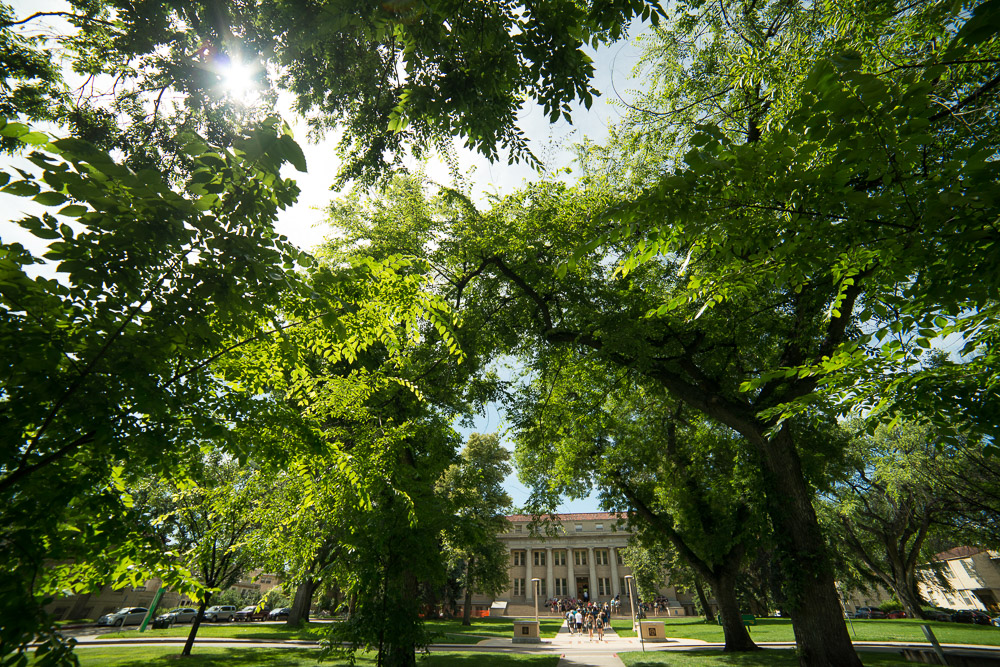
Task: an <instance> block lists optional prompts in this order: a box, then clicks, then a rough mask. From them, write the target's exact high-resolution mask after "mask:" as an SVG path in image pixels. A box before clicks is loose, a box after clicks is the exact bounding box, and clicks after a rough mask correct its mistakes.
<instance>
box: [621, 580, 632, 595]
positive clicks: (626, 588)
mask: <svg viewBox="0 0 1000 667" xmlns="http://www.w3.org/2000/svg"><path fill="white" fill-rule="evenodd" d="M618 590H620V591H621V592H622V595H630V593H629V592H628V586H626V585H625V577H618Z"/></svg>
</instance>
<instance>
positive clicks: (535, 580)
mask: <svg viewBox="0 0 1000 667" xmlns="http://www.w3.org/2000/svg"><path fill="white" fill-rule="evenodd" d="M540 581H541V579H539V578H538V577H532V579H531V586H532V588H533V589H534V591H535V623H538V583H539V582H540ZM541 634H542V631H541V630H539V631H538V635H539V636H541Z"/></svg>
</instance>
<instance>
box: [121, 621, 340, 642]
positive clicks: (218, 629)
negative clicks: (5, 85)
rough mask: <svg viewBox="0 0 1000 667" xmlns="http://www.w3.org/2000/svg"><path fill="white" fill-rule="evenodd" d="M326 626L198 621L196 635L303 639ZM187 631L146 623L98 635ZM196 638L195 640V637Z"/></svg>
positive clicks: (312, 637) (187, 627)
mask: <svg viewBox="0 0 1000 667" xmlns="http://www.w3.org/2000/svg"><path fill="white" fill-rule="evenodd" d="M329 629H330V625H329V624H328V623H309V624H308V625H305V626H301V627H297V628H289V627H287V626H286V625H285V624H284V623H278V624H274V625H271V624H264V623H202V624H201V627H200V628H198V636H199V637H220V638H226V639H261V640H265V641H266V640H272V639H273V640H281V639H305V640H314V641H318V640H320V639H322V638H323V637H324V636H326V633H327V631H328V630H329ZM190 632H191V625H190V624H189V623H185V624H183V625H175V626H174V627H172V628H168V629H164V630H153V629H152V628H151V627H147V628H146V631H145V632H142V633H140V632H136V631H135V630H126V631H125V632H109V633H108V634H105V635H101V637H102V638H107V639H116V638H126V639H142V638H146V637H187V636H188V634H189V633H190ZM196 641H197V640H196Z"/></svg>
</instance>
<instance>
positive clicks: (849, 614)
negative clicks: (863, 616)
mask: <svg viewBox="0 0 1000 667" xmlns="http://www.w3.org/2000/svg"><path fill="white" fill-rule="evenodd" d="M844 618H856V617H855V616H854V612H853V611H851V610H850V609H845V610H844Z"/></svg>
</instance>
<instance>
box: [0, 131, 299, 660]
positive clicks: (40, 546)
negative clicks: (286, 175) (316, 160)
mask: <svg viewBox="0 0 1000 667" xmlns="http://www.w3.org/2000/svg"><path fill="white" fill-rule="evenodd" d="M0 124H2V127H0V134H2V135H3V136H6V137H10V138H15V139H16V140H17V141H19V143H20V144H21V145H23V146H25V147H27V148H30V149H31V153H30V154H29V155H28V161H29V162H30V163H31V165H32V169H34V170H35V171H34V173H33V172H31V171H28V170H27V169H25V170H18V171H17V172H14V171H13V170H10V171H4V172H3V173H0V183H3V188H2V190H3V191H4V192H6V193H8V194H11V195H16V196H20V197H25V198H31V199H32V200H33V201H34V202H35V204H37V205H39V206H40V207H42V211H44V212H42V211H40V212H39V214H37V215H32V214H27V215H25V216H24V217H23V218H22V219H21V220H20V221H18V224H19V225H20V227H21V229H22V230H23V232H24V233H26V234H27V235H29V236H30V237H33V238H34V239H35V240H36V241H39V242H41V243H42V244H47V246H48V248H47V251H45V252H44V255H43V256H36V255H35V254H34V253H32V252H31V251H29V250H28V249H27V248H26V247H25V246H23V245H22V244H20V243H17V242H5V243H4V244H3V246H2V251H3V262H4V265H3V268H2V273H0V309H2V312H3V317H2V318H0V339H2V340H3V342H4V344H5V345H7V346H8V347H9V348H10V349H21V348H23V350H22V351H21V352H20V353H19V354H18V355H16V356H14V357H10V358H9V359H7V361H6V370H5V373H4V376H3V379H2V393H3V404H4V408H5V409H4V411H3V415H2V417H0V434H2V441H3V443H4V446H3V447H4V449H3V451H2V455H0V456H2V458H0V498H2V499H3V509H2V510H0V526H2V528H0V540H2V541H3V542H4V543H5V544H8V545H11V546H12V551H11V554H12V555H11V557H10V558H7V559H5V560H4V562H3V563H2V564H0V568H2V571H3V576H2V577H0V579H3V580H4V582H5V588H6V587H8V586H9V588H7V590H6V591H5V593H6V595H4V596H3V597H4V601H3V603H2V604H3V610H2V614H3V617H4V619H5V622H4V623H3V624H2V627H3V630H2V631H0V634H2V637H3V641H2V642H0V643H2V644H3V646H4V647H5V649H6V648H7V647H11V650H15V651H17V650H21V648H23V647H24V646H25V645H26V643H27V642H28V641H30V640H31V636H32V633H33V632H35V631H36V630H37V629H38V628H39V627H41V626H40V625H39V624H40V623H42V620H41V618H42V617H41V616H39V617H38V618H37V620H35V621H33V625H32V626H31V627H26V626H25V625H24V622H23V621H24V619H26V618H28V617H31V618H35V617H34V616H33V615H31V614H28V615H26V614H25V612H24V610H25V609H36V610H37V609H40V601H41V600H42V599H43V598H44V597H45V595H47V594H48V593H47V591H52V592H54V591H58V590H64V589H67V588H69V589H74V588H76V587H88V586H90V585H91V580H89V579H88V577H92V576H95V575H96V573H97V570H96V569H88V568H85V567H81V568H80V572H78V573H77V574H75V575H74V574H72V573H70V572H69V571H68V570H64V569H59V568H56V569H52V568H48V567H47V566H46V565H45V563H46V562H47V561H52V560H57V561H73V562H76V563H79V564H81V566H82V564H83V563H85V562H87V561H95V562H102V561H103V560H104V558H105V556H104V555H103V554H105V553H108V552H110V551H111V550H120V551H118V552H117V555H118V557H119V558H120V559H121V560H122V562H123V563H125V564H129V563H133V562H135V560H136V558H140V556H139V552H140V551H141V550H137V549H139V548H138V547H134V546H133V547H131V548H130V547H129V546H128V545H129V544H132V545H141V544H145V543H146V542H147V541H148V540H146V539H144V538H143V537H142V536H141V533H142V531H141V529H139V530H138V531H137V532H133V526H132V525H131V524H130V523H128V522H124V521H121V520H120V519H121V517H122V515H123V513H124V512H125V510H126V509H127V508H126V507H125V506H124V505H123V500H122V495H121V493H122V492H123V491H124V489H123V488H122V489H119V488H118V487H117V486H116V485H119V484H121V483H122V480H123V479H125V480H128V479H131V477H132V473H133V472H135V471H138V470H142V471H144V472H145V473H146V474H168V471H172V470H176V469H177V468H178V467H180V466H182V464H183V463H186V462H189V461H192V460H196V459H197V458H198V457H199V456H200V452H199V445H198V443H199V442H205V441H206V440H208V439H211V440H212V442H214V443H217V444H218V445H221V446H223V447H227V446H231V444H232V442H233V439H232V438H231V437H227V435H226V434H227V433H228V432H229V429H228V424H230V423H232V420H238V419H240V418H241V410H243V408H245V407H246V404H245V403H243V402H242V401H241V400H240V398H239V392H238V391H235V390H234V388H233V387H227V386H224V385H220V384H219V383H217V382H216V381H215V379H214V378H213V376H212V373H211V372H210V367H211V364H212V361H213V360H214V359H215V358H217V357H218V356H220V355H224V354H225V353H226V352H227V351H229V350H231V349H236V348H238V347H239V344H240V341H242V340H244V339H245V338H248V337H249V338H253V337H256V336H259V335H267V334H264V333H262V328H261V327H259V322H260V320H261V319H263V318H266V317H268V315H269V313H271V312H273V304H274V303H275V302H276V301H277V300H278V295H279V294H281V293H282V292H283V291H285V290H288V289H293V286H294V284H295V282H296V281H295V280H294V279H293V278H292V277H291V276H290V275H288V274H286V273H285V268H286V267H294V266H296V264H298V263H299V262H305V261H306V260H305V259H304V257H303V255H302V253H300V252H299V251H298V250H297V249H295V248H293V247H291V246H290V245H289V244H288V243H287V242H286V241H285V240H284V239H282V238H278V237H277V235H275V234H274V232H273V229H272V226H271V225H272V222H273V218H274V216H275V214H276V213H277V211H278V210H280V209H281V208H283V207H284V206H286V205H288V204H289V203H291V202H292V201H293V200H294V198H295V196H296V194H297V189H296V188H295V185H294V183H292V182H291V181H288V180H284V179H281V178H280V177H279V176H278V173H277V172H278V169H279V168H280V166H281V164H283V163H284V162H285V151H286V150H287V146H288V145H289V142H291V144H294V142H292V140H291V138H290V137H289V136H288V135H287V134H285V133H284V132H283V131H282V126H281V125H280V123H278V122H277V121H274V122H273V123H272V124H271V125H265V126H261V127H258V128H257V129H256V130H254V132H253V133H251V134H250V135H248V136H246V137H244V138H242V139H240V140H238V141H237V142H236V143H235V145H233V146H229V147H213V146H209V145H208V144H207V143H205V142H204V141H202V140H201V139H199V138H198V137H197V136H195V135H190V134H189V135H187V136H186V138H184V144H185V146H186V150H187V151H188V153H189V159H190V164H191V172H190V173H191V176H190V178H188V179H187V180H186V181H185V183H184V185H183V187H178V188H176V189H175V188H172V187H171V186H170V185H169V183H168V180H167V179H166V178H164V177H163V176H162V175H161V174H159V173H157V172H153V171H144V172H140V173H136V172H133V171H132V170H130V169H128V168H126V167H123V166H122V165H120V164H118V163H117V162H116V161H115V160H114V159H112V158H111V157H110V156H109V155H108V154H107V153H105V152H102V151H100V150H98V149H96V148H95V147H93V146H92V145H90V144H88V143H87V142H84V141H80V140H76V139H59V140H50V138H49V137H48V136H47V135H45V134H43V133H40V132H32V131H30V129H29V128H28V127H27V126H26V125H24V124H21V123H11V122H5V121H0ZM49 210H51V211H52V212H49ZM233 253H239V254H241V255H242V257H243V261H244V267H245V270H244V271H240V272H233V271H231V270H230V269H229V268H228V266H227V263H228V260H229V258H230V257H231V256H232V254H233ZM53 488H59V489H60V493H59V494H53V493H52V489H53ZM144 552H145V556H143V557H144V558H148V559H149V560H148V561H147V565H149V566H150V567H157V565H156V564H157V561H158V560H159V557H158V556H156V555H155V553H153V549H152V548H149V549H144ZM136 564H138V563H136ZM108 571H109V572H114V571H116V568H110V569H109V570H108ZM117 571H119V573H120V575H121V576H122V577H123V578H122V579H121V580H120V581H117V582H116V581H113V580H112V581H109V580H107V579H106V578H104V579H102V581H101V583H106V584H115V583H118V585H123V584H124V583H125V579H124V577H126V576H127V577H128V578H131V577H132V576H139V574H140V573H141V572H142V571H143V570H141V569H136V570H135V571H134V572H133V571H126V570H117ZM146 571H148V570H146ZM126 572H127V575H126V574H125V573H126ZM98 576H102V577H103V575H98ZM6 619H11V620H10V621H9V622H8V621H7V620H6ZM15 619H19V620H15ZM18 647H20V648H18Z"/></svg>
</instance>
